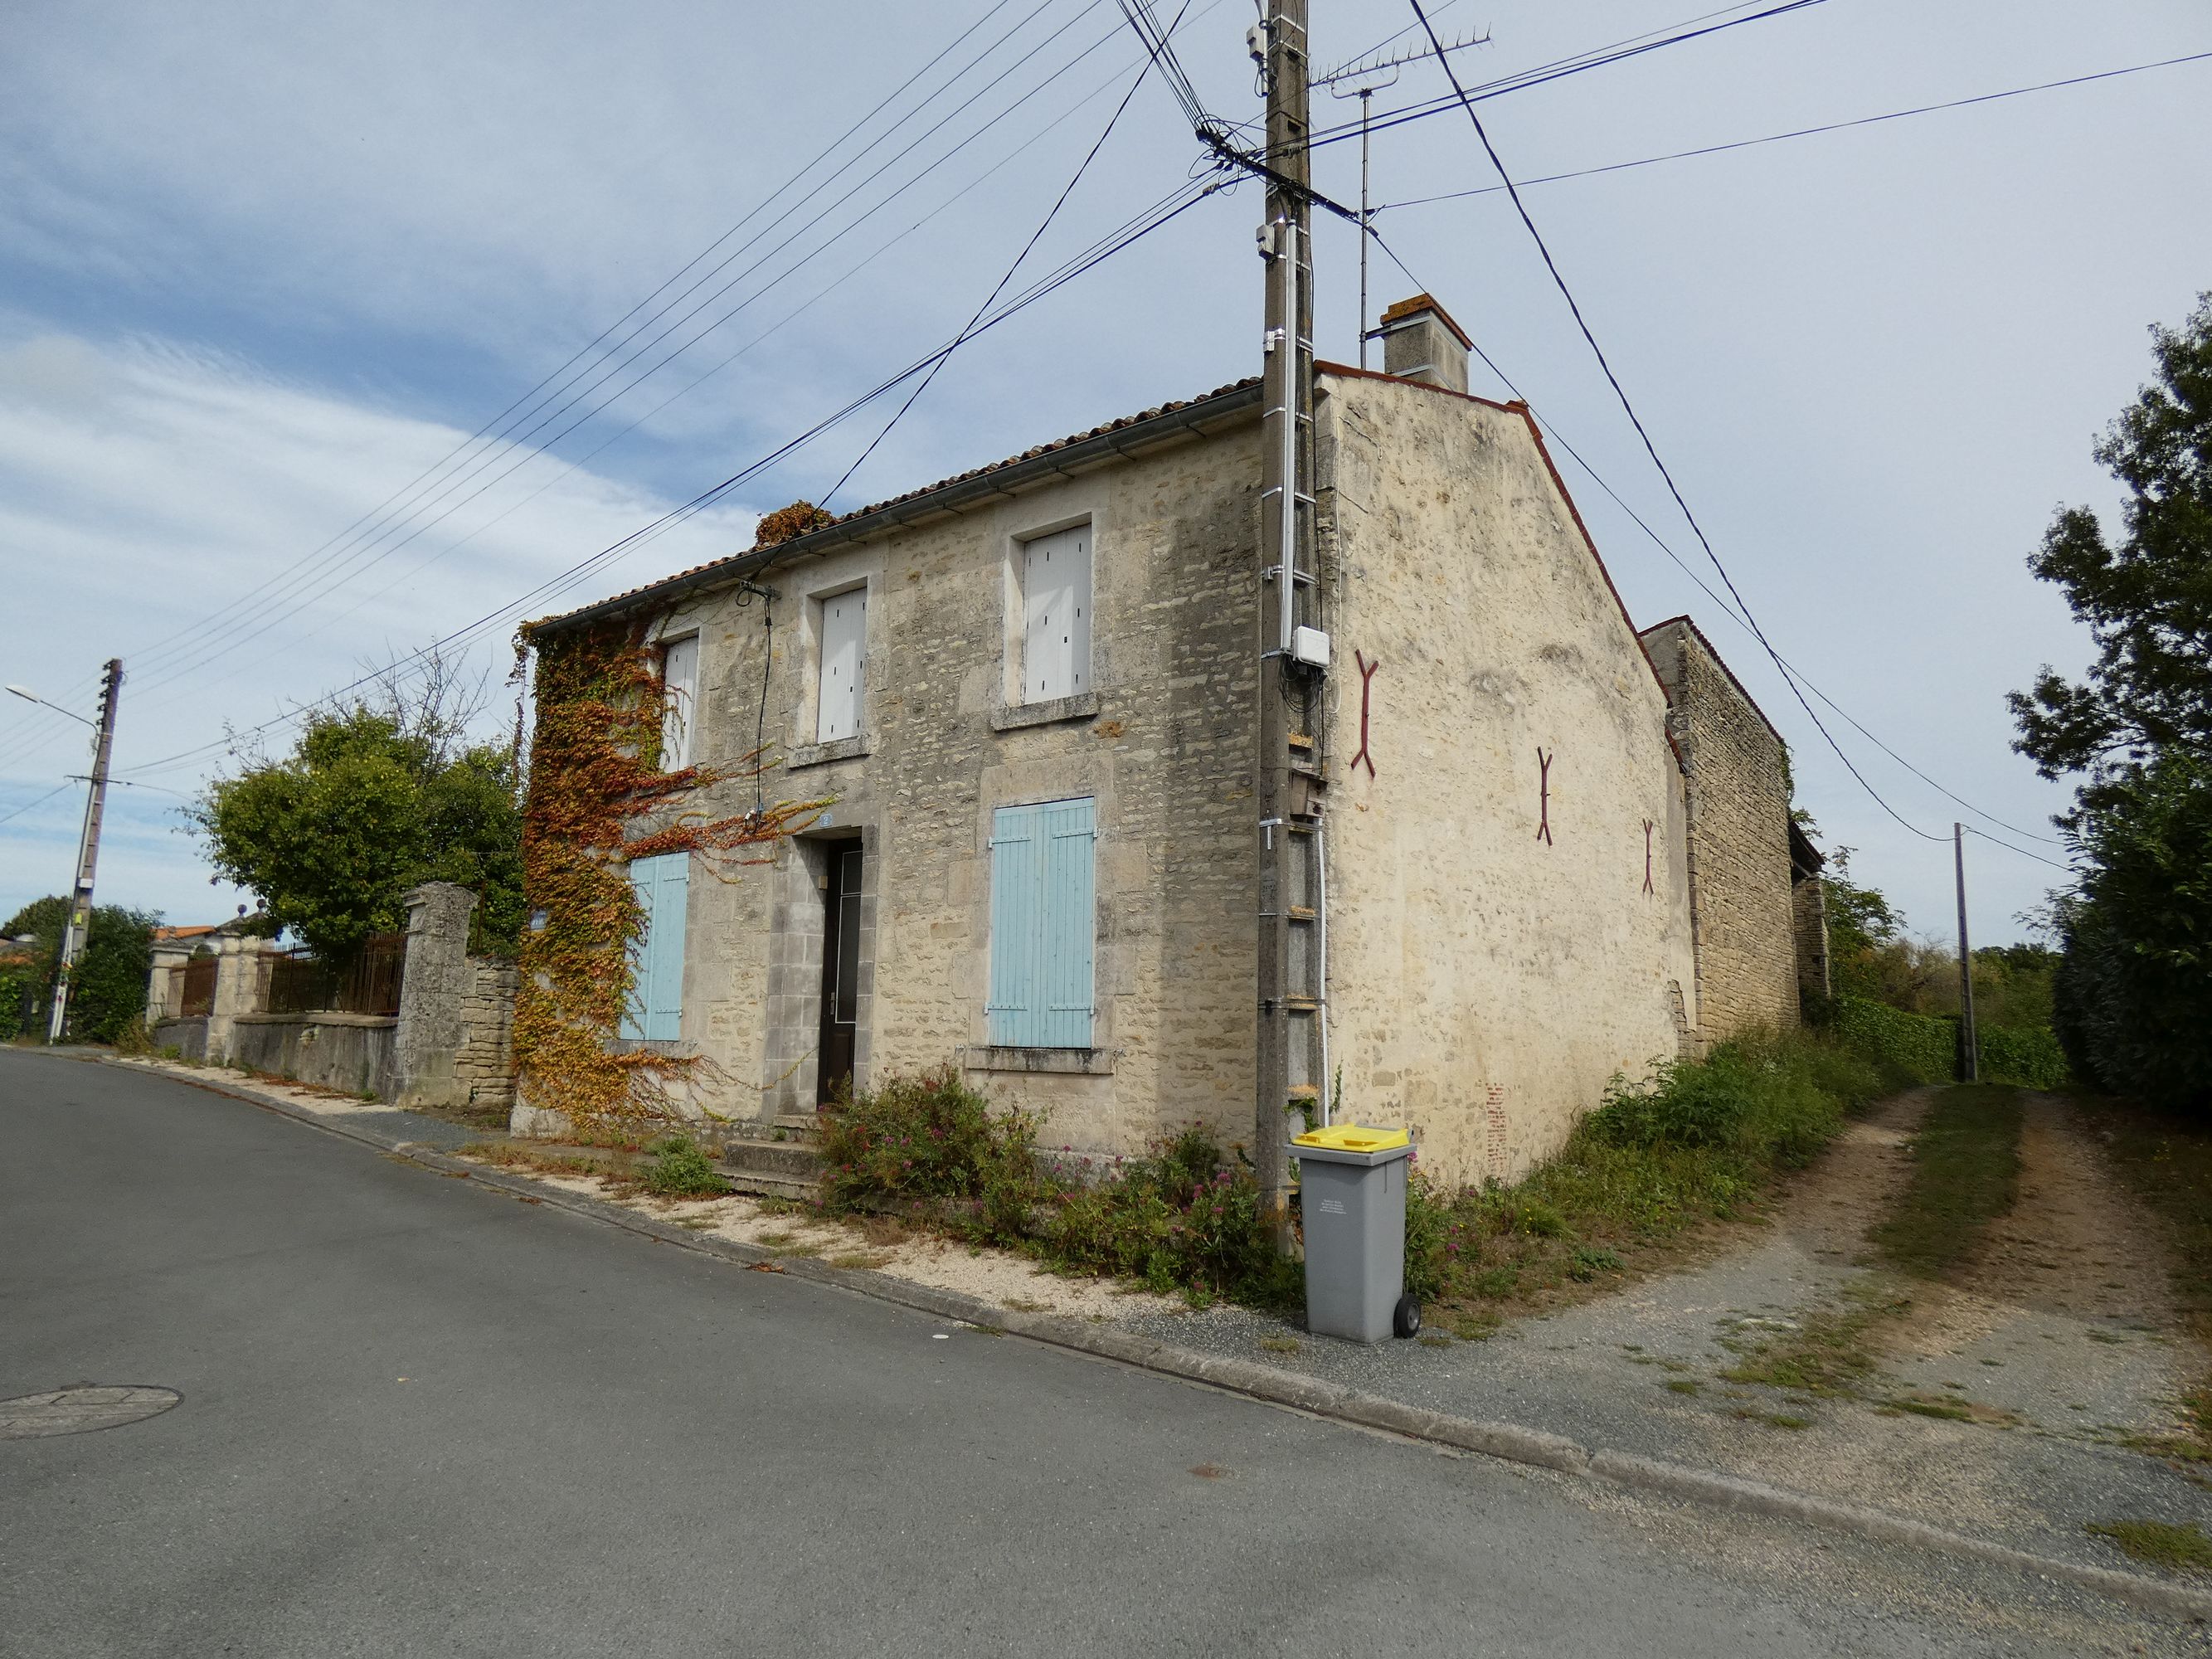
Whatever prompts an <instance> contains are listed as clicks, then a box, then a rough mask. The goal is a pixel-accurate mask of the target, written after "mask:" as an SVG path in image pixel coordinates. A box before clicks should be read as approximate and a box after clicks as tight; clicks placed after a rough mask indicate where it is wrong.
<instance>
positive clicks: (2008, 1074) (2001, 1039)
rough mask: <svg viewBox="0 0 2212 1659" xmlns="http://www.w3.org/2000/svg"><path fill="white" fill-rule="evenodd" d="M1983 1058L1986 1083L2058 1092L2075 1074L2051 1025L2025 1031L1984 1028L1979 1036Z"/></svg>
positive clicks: (2002, 1027)
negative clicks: (2016, 1084)
mask: <svg viewBox="0 0 2212 1659" xmlns="http://www.w3.org/2000/svg"><path fill="white" fill-rule="evenodd" d="M1976 1037H1977V1039H1978V1047H1979V1048H1980V1049H1981V1055H1982V1081H1983V1082H1984V1083H2018V1084H2021V1085H2025V1086H2027V1087H2028V1088H2030V1089H2056V1088H2058V1087H2059V1086H2060V1085H2063V1084H2064V1083H2066V1082H2067V1081H2068V1080H2069V1079H2070V1078H2071V1077H2072V1075H2073V1073H2072V1072H2071V1071H2070V1070H2069V1067H2068V1066H2067V1064H2066V1051H2065V1050H2064V1049H2063V1048H2060V1047H2059V1046H2058V1039H2057V1036H2055V1035H2053V1034H2052V1032H2051V1030H2050V1028H2049V1027H2048V1026H2040V1025H2039V1026H2035V1027H2033V1028H2032V1029H2028V1030H2022V1029H2020V1028H2018V1027H2015V1026H2007V1025H1990V1026H1984V1027H1983V1028H1982V1029H1981V1030H1979V1031H1978V1032H1977V1033H1976Z"/></svg>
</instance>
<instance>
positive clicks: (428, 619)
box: [0, 335, 752, 915]
mask: <svg viewBox="0 0 2212 1659" xmlns="http://www.w3.org/2000/svg"><path fill="white" fill-rule="evenodd" d="M464 438H465V434H463V433H461V432H459V431H456V430H453V429H452V428H446V427H442V426H439V425H436V424H435V423H433V422H427V421H422V420H416V419H411V418H409V417H407V416H403V415H399V414H396V413H393V412H391V411H388V410H379V409H374V408H370V407H367V406H363V405H361V404H349V403H346V402H343V401H342V400H340V399H338V398H333V397H331V396H330V395H328V394H326V393H323V392H316V391H313V390H312V389H309V388H307V387H303V386H297V385H294V384H289V383H287V382H285V381H283V380H274V379H271V378H270V377H268V376H266V375H263V374H257V373H255V372H254V371H253V370H252V368H250V367H248V366H246V365H243V364H240V363H238V362H233V361H230V360H228V359H225V358H221V357H215V356H209V355H206V354H204V353H197V352H192V351H189V350H185V349H180V348H178V347H175V346H173V345H170V344H167V343H159V342H147V341H141V342H132V343H123V344H118V345H112V346H105V347H103V346H100V345H97V344H94V343H89V342H87V341H84V340H81V339H74V338H70V337H58V336H52V335H45V336H37V337H29V338H24V339H19V340H18V341H17V342H16V343H14V344H13V345H11V346H9V347H6V348H4V349H0V565H4V567H5V568H6V570H7V572H8V584H9V592H10V596H11V601H12V603H13V605H14V607H15V614H16V615H18V616H20V617H27V618H36V619H38V625H34V626H29V627H15V628H11V629H9V632H8V634H7V635H6V637H5V641H4V643H0V653H4V662H5V678H7V679H8V680H9V681H11V682H16V683H21V684H29V685H31V686H32V687H33V688H34V689H35V690H38V691H39V692H40V694H41V695H42V696H46V697H47V698H49V699H50V700H51V701H52V702H57V703H60V704H62V705H63V706H64V707H65V708H73V709H76V710H77V711H78V712H80V713H88V712H89V711H90V708H91V705H92V702H93V696H94V682H95V681H96V678H97V676H98V673H99V665H100V662H101V661H102V660H103V659H105V658H106V657H107V656H109V655H111V654H119V655H121V656H122V657H123V659H124V661H125V686H124V694H123V701H122V703H121V708H120V718H119V720H118V738H117V747H116V764H117V766H118V769H120V770H123V771H125V772H128V771H129V770H130V769H131V768H132V767H134V766H137V765H143V764H144V763H146V762H148V761H150V760H154V759H155V758H158V757H165V756H167V755H170V754H173V753H175V752H178V751H180V750H188V749H191V748H192V747H193V746H195V745H197V744H203V743H206V742H208V741H210V739H214V738H220V737H221V736H222V732H223V728H224V726H225V724H226V723H234V724H238V725H247V724H252V723H253V722H256V721H258V720H266V719H269V718H270V717H272V716H274V715H276V714H280V713H282V712H284V711H285V710H287V709H289V708H293V707H295V706H297V704H298V703H300V702H303V701H310V700H313V698H315V697H317V696H320V695H322V694H323V693H325V692H326V691H328V690H331V689H332V688H333V687H334V686H336V685H339V684H343V683H345V682H347V681H349V680H351V679H353V678H356V676H357V675H358V673H359V672H360V671H361V670H360V665H361V664H362V662H363V661H364V660H383V659H387V658H389V657H390V656H392V655H393V654H396V653H405V652H410V651H412V650H415V649H416V648H418V647H422V646H423V645H425V644H427V643H428V642H429V641H430V640H431V639H433V638H435V637H436V636H438V635H443V634H446V633H448V632H450V631H451V630H452V629H454V628H456V627H458V626H459V625H461V624H463V623H467V622H470V621H472V620H474V619H475V618H477V617H479V616H483V615H485V614H488V613H490V612H492V611H497V610H499V609H501V607H502V606H505V605H507V604H509V603H510V602H511V601H512V600H513V599H516V598H517V597H518V596H520V594H522V593H524V592H527V591H528V590H530V589H531V588H532V587H533V586H536V585H537V584H538V583H539V582H541V581H543V580H545V579H546V578H547V577H548V576H550V575H551V574H554V573H556V572H557V571H559V570H561V569H562V568H566V567H568V566H569V565H572V564H574V563H575V562H577V561H578V560H580V559H582V558H584V557H586V556H589V555H591V554H592V553H595V552H597V551H599V550H601V549H604V548H605V547H608V546H610V545H611V544H614V543H615V542H617V541H618V540H620V539H621V538H623V537H624V536H627V535H629V534H630V533H631V532H633V531H635V530H636V529H637V528H639V527H640V526H641V525H643V524H646V523H647V522H648V521H650V520H653V519H654V518H655V517H657V516H658V515H659V513H662V512H663V511H665V508H666V507H667V506H668V505H669V503H666V502H665V501H660V500H659V499H656V498H654V497H653V496H651V495H647V494H646V493H644V492H642V491H641V490H639V489H635V488H633V487H630V486H628V485H625V484H622V483H615V482H613V481H611V480H609V479H606V478H603V477H597V476H595V475H593V474H592V473H590V472H588V471H574V472H569V473H567V474H566V475H565V476H563V475H562V472H561V468H560V464H558V463H556V462H550V461H547V460H545V459H536V460H532V461H531V462H530V463H529V465H527V467H526V469H525V470H524V471H520V472H518V473H517V474H516V475H515V476H514V477H513V480H512V481H511V482H510V483H508V484H507V485H506V486H504V487H502V488H501V489H497V490H495V491H493V492H490V493H489V494H487V495H485V496H483V498H482V499H481V500H480V501H477V502H475V503H472V504H471V505H469V506H467V507H463V508H461V509H460V510H459V511H457V512H456V513H454V514H453V517H452V518H450V519H449V520H447V521H445V522H444V523H442V524H440V525H437V526H435V527H434V528H432V529H431V530H430V531H429V532H428V533H427V534H425V535H423V536H422V537H421V538H418V539H416V541H414V542H412V543H411V544H408V545H407V546H405V547H404V548H403V549H400V550H398V551H395V552H392V554H390V556H387V557H386V558H385V559H384V560H383V561H382V562H380V563H373V564H372V563H369V562H367V561H366V559H365V558H364V559H363V560H362V561H361V562H359V564H358V568H357V569H356V575H355V579H354V580H350V581H348V582H345V583H343V585H341V586H336V587H334V588H333V589H332V591H331V592H327V593H323V592H319V589H321V588H322V587H323V586H325V584H327V583H329V582H331V580H332V579H333V578H334V577H336V576H338V575H341V574H344V571H345V569H346V568H347V567H344V566H343V565H341V564H340V563H338V562H337V559H338V558H339V557H342V556H343V555H342V554H337V553H334V554H332V555H326V556H324V557H323V558H321V559H319V560H318V561H316V562H314V563H313V564H312V565H311V566H310V567H309V568H308V569H307V570H306V571H305V572H302V573H301V576H300V577H299V578H297V579H294V580H291V581H290V583H289V586H283V585H280V586H279V588H278V590H277V591H276V592H272V593H270V594H267V595H264V597H263V598H261V599H257V600H252V601H250V602H248V603H247V604H246V605H242V606H237V607H234V608H233V610H232V611H231V614H230V615H229V616H228V617H226V618H224V619H222V620H219V621H217V622H216V623H213V624H209V623H206V621H205V619H206V618H208V617H211V616H216V614H217V613H220V612H222V611H224V610H225V608H226V607H229V606H232V603H233V601H234V600H236V599H239V597H240V595H242V594H246V593H248V592H250V591H251V590H252V589H253V588H254V587H255V586H257V585H260V584H263V583H264V582H266V581H267V580H268V579H269V578H270V576H271V574H273V573H277V572H281V571H283V570H285V569H286V568H289V567H290V566H292V565H294V564H295V562H297V561H298V560H300V559H301V556H303V555H305V554H307V553H308V552H309V551H310V550H313V549H315V548H317V547H318V546H319V545H320V544H323V543H325V542H326V541H328V540H329V539H330V538H331V537H332V535H333V532H337V531H339V530H341V529H342V528H343V526H347V525H349V524H350V523H352V522H353V521H354V520H356V518H358V517H359V516H360V515H361V514H362V512H363V511H364V510H365V509H368V508H369V507H373V506H374V504H375V503H376V502H377V501H379V500H380V498H381V497H382V496H384V495H387V494H389V493H391V492H392V491H394V490H396V489H399V488H400V487H401V486H403V485H404V484H405V483H407V482H408V481H409V480H410V479H411V478H413V477H416V476H417V475H418V474H419V473H421V472H422V471H423V470H424V469H425V468H427V467H429V466H432V465H435V464H436V463H437V462H438V461H439V459H441V457H443V456H444V455H446V454H447V452H449V451H450V450H452V449H453V447H454V446H456V445H457V444H459V443H460V442H461V441H463V439H464ZM540 484H542V485H544V489H543V491H542V493H539V494H537V495H534V496H532V495H528V494H527V492H528V491H529V490H530V489H536V488H537V487H538V485H540ZM510 509H511V510H510ZM751 524H752V514H751V513H748V512H744V511H741V510H737V509H730V510H723V511H712V512H708V513H703V514H701V515H700V516H698V517H697V518H695V519H693V520H690V522H689V523H687V524H685V525H684V526H680V527H679V528H678V529H676V530H674V531H671V532H669V533H668V534H666V535H665V536H664V537H662V538H660V539H659V540H658V541H656V542H654V543H652V544H648V546H647V548H646V549H644V550H641V551H640V552H639V553H638V554H637V555H636V556H635V557H633V558H630V559H628V560H626V561H623V562H619V563H617V564H616V565H614V566H612V567H611V568H608V569H607V570H606V571H605V572H603V573H601V574H599V575H598V576H596V577H595V578H594V579H593V580H592V584H591V586H588V587H586V588H584V589H580V590H579V591H578V592H576V593H575V594H574V596H573V597H572V598H564V599H550V600H547V601H545V602H544V603H543V604H541V605H537V606H535V607H533V608H532V614H535V613H536V612H537V611H544V610H556V609H560V608H563V607H564V606H565V605H568V604H570V603H574V602H578V601H580V599H584V598H587V597H589V596H590V595H591V594H592V593H594V592H605V591H607V590H608V589H610V588H611V587H617V586H627V585H630V584H633V583H635V582H636V581H639V580H648V579H650V578H651V577H652V576H653V575H656V574H660V573H661V572H662V571H664V570H666V569H670V568H678V567H680V566H683V565H688V564H692V563H696V562H700V561H701V560H702V559H707V558H712V557H715V556H720V555H721V554H723V553H726V552H728V551H729V550H732V548H733V547H737V546H743V545H744V544H745V543H746V542H747V541H749V540H750V533H751ZM464 538H465V539H464ZM457 543H459V545H456V544H457ZM341 545H343V544H341ZM367 550H368V548H367V546H366V544H364V547H363V551H364V553H365V552H366V551H367ZM511 632H512V628H511V626H510V625H507V624H502V625H501V626H498V627H495V628H493V629H489V631H488V632H487V633H486V634H485V635H484V636H483V638H482V639H481V640H479V641H477V642H476V643H475V645H474V646H473V647H471V653H472V654H471V660H472V661H473V662H475V663H476V664H477V665H479V666H482V667H487V668H489V669H492V670H493V671H495V678H496V675H497V673H498V672H501V671H504V669H505V667H506V665H507V661H508V656H507V638H508V636H509V635H510V634H511ZM226 647H228V649H226ZM82 737H83V733H82V728H81V727H79V726H76V725H75V724H73V723H71V722H70V721H69V720H66V719H64V718H63V717H62V716H60V715H58V714H52V713H48V712H46V711H43V710H40V709H37V708H32V707H31V706H29V705H27V704H24V703H21V702H15V701H14V700H12V699H11V700H10V701H9V706H8V707H7V708H0V813H4V812H7V811H12V810H14V809H15V807H17V806H19V805H23V804H24V803H26V802H27V801H30V800H31V799H34V798H35V797H37V796H39V795H41V794H43V793H46V791H47V790H48V789H50V788H52V787H53V786H54V785H55V784H56V783H58V782H59V781H61V779H62V777H63V775H64V774H66V773H68V772H70V771H82V770H83V769H84V757H83V755H82ZM216 758H217V759H219V758H220V757H216ZM205 772H206V768H205V765H204V763H203V764H197V765H194V766H191V767H187V768H185V769H181V770H176V771H163V772H161V773H159V774H155V775H149V776H148V777H147V778H146V779H145V780H144V781H143V785H142V787H143V789H145V790H147V791H149V792H152V791H153V790H154V787H155V786H161V787H166V788H167V789H171V790H182V791H185V792H187V793H189V792H191V790H192V789H193V788H194V787H196V785H197V781H198V780H199V779H200V778H201V777H202V776H204V775H205ZM121 793H122V796H123V798H122V799H118V802H117V808H116V810H117V814H118V817H117V820H116V824H117V827H116V830H115V832H114V833H115V834H116V835H118V836H120V835H121V834H122V832H123V829H124V828H125V826H126V825H136V826H137V828H138V829H143V830H146V831H148V832H149V833H145V834H137V833H134V834H133V836H132V837H131V840H130V841H129V843H128V846H127V848H125V847H123V845H122V844H121V843H119V842H118V848H117V850H115V851H113V852H112V854H110V855H109V857H108V859H106V860H104V864H105V865H106V870H105V872H104V874H103V877H102V882H101V888H102V893H103V896H109V897H112V898H114V899H115V900H116V902H130V903H136V904H141V905H145V906H149V907H155V908H164V909H167V910H170V911H172V912H173V913H174V914H179V915H181V914H185V912H186V911H187V910H189V909H190V908H191V907H193V906H195V905H204V903H205V902H206V901H205V897H204V895H203V894H201V893H200V892H199V888H200V887H202V886H203V885H204V882H205V872H204V870H203V869H200V868H199V867H198V866H197V860H196V857H195V854H194V853H193V850H192V847H191V843H190V842H189V841H187V840H185V839H184V838H181V837H176V836H168V835H167V834H166V833H164V832H161V830H160V829H159V826H157V825H155V823H153V820H155V819H156V818H158V817H160V815H161V812H162V811H163V810H164V808H165V806H168V805H174V804H175V803H174V801H173V799H172V798H170V797H167V796H165V795H161V794H159V793H151V795H150V798H149V799H143V800H141V799H137V797H136V796H135V795H134V794H132V793H131V792H129V791H125V792H121ZM74 799H76V796H75V793H74V792H71V793H70V794H66V795H64V796H63V797H62V798H60V799H57V800H55V801H53V802H51V803H48V805H46V806H45V807H42V808H40V809H39V810H37V811H33V812H28V813H26V814H25V815H24V816H23V817H21V818H18V819H15V820H14V821H13V822H12V823H8V824H5V825H0V848H4V849H5V850H4V854H0V910H4V909H7V908H12V907H13V905H14V904H15V903H20V902H22V900H23V899H26V898H29V897H33V896H37V895H38V894H39V893H40V892H44V891H49V890H53V889H54V888H56V887H58V886H59V885H62V884H64V882H65V880H66V878H67V875H68V871H69V865H70V849H71V848H72V847H73V845H74V842H75V835H76V815H77V812H78V811H79V810H81V809H80V807H79V806H77V805H72V804H71V803H72V801H73V800H74Z"/></svg>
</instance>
